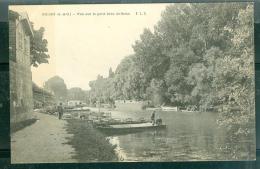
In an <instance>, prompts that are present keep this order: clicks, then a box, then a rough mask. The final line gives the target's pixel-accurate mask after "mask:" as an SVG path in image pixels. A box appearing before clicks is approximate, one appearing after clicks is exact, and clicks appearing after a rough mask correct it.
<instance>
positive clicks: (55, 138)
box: [11, 113, 77, 163]
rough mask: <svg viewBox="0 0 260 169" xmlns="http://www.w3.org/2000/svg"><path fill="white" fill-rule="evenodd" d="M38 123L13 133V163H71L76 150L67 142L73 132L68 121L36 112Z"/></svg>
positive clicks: (73, 160)
mask: <svg viewBox="0 0 260 169" xmlns="http://www.w3.org/2000/svg"><path fill="white" fill-rule="evenodd" d="M36 118H37V119H39V120H38V121H37V122H36V123H34V124H33V125H31V126H28V127H26V128H24V129H22V130H20V131H17V132H15V133H14V134H13V135H11V162H12V163H65V162H66V163H71V162H77V161H76V160H75V159H72V156H73V155H74V154H75V150H74V148H73V147H72V146H70V145H68V144H66V142H67V141H68V138H69V137H72V135H71V134H68V133H67V131H66V129H65V127H66V124H67V122H66V121H64V120H58V119H57V117H55V116H51V115H46V114H41V113H36Z"/></svg>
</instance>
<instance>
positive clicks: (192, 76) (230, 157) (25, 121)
mask: <svg viewBox="0 0 260 169" xmlns="http://www.w3.org/2000/svg"><path fill="white" fill-rule="evenodd" d="M9 55H10V58H9V68H10V127H11V134H10V137H11V163H12V164H18V163H93V162H95V163H96V162H175V161H241V160H242V161H245V160H255V158H256V142H255V71H254V59H255V56H254V3H249V2H240V3H238V2H236V3H153V4H149V3H148V4H81V5H76V4H74V5H73V4H70V5H10V6H9Z"/></svg>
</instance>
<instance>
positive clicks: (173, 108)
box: [161, 106, 178, 111]
mask: <svg viewBox="0 0 260 169" xmlns="http://www.w3.org/2000/svg"><path fill="white" fill-rule="evenodd" d="M161 108H162V111H178V107H170V106H161Z"/></svg>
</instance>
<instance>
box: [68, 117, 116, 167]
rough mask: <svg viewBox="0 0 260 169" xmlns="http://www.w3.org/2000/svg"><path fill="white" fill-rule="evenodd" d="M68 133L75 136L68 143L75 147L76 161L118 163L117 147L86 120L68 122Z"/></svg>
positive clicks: (69, 120)
mask: <svg viewBox="0 0 260 169" xmlns="http://www.w3.org/2000/svg"><path fill="white" fill-rule="evenodd" d="M67 122H68V125H67V131H68V133H70V134H73V137H72V138H71V139H69V141H68V143H67V144H69V145H71V146H72V147H74V149H75V151H76V154H75V155H74V157H73V158H74V159H76V160H78V162H81V163H85V162H111V161H114V162H117V161H118V157H117V154H116V145H112V144H110V142H109V140H108V139H106V136H105V135H103V134H102V133H100V132H98V131H97V130H95V129H94V128H93V127H92V126H91V125H90V124H88V123H87V122H86V121H85V120H75V119H68V120H67Z"/></svg>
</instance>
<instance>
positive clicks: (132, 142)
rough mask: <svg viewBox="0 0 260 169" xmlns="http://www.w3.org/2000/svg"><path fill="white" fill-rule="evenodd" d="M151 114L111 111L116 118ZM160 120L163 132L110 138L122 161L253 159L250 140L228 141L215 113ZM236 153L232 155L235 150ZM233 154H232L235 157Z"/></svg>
mask: <svg viewBox="0 0 260 169" xmlns="http://www.w3.org/2000/svg"><path fill="white" fill-rule="evenodd" d="M150 116H151V111H143V112H126V111H124V112H119V111H112V117H115V118H133V119H138V118H141V117H144V118H146V119H149V118H150ZM156 116H157V117H160V118H162V119H163V123H165V124H166V125H167V129H166V130H159V131H145V132H140V133H134V134H126V135H119V136H113V138H112V142H113V143H114V144H116V145H117V146H118V147H117V152H118V154H119V156H120V160H121V161H196V160H200V161H204V160H238V159H244V160H248V159H252V158H254V152H255V151H254V147H255V146H254V141H253V140H252V138H249V137H245V138H239V139H238V140H237V142H233V141H229V140H230V134H228V133H227V132H226V130H225V129H223V128H220V127H219V126H218V125H217V123H216V119H217V114H216V113H209V112H205V113H200V112H157V113H156ZM235 149H236V150H239V152H234V150H235ZM234 153H235V154H234Z"/></svg>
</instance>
